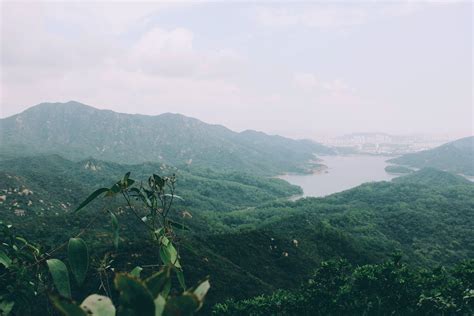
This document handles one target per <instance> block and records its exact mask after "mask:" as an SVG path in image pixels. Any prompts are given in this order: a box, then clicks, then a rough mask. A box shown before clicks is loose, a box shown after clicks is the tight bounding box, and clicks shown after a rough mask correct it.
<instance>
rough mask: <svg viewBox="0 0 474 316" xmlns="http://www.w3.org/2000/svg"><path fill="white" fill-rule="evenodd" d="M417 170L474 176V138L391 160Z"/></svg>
mask: <svg viewBox="0 0 474 316" xmlns="http://www.w3.org/2000/svg"><path fill="white" fill-rule="evenodd" d="M389 162H391V163H395V164H399V165H406V166H410V167H415V168H425V167H433V168H438V169H441V170H446V171H451V172H454V173H461V174H465V175H468V176H474V136H471V137H465V138H461V139H458V140H456V141H453V142H450V143H447V144H444V145H441V146H439V147H436V148H433V149H429V150H424V151H421V152H417V153H411V154H406V155H403V156H401V157H398V158H394V159H391V160H389Z"/></svg>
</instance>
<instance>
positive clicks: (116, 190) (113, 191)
mask: <svg viewBox="0 0 474 316" xmlns="http://www.w3.org/2000/svg"><path fill="white" fill-rule="evenodd" d="M120 182H121V181H118V182H117V183H115V184H114V185H113V186H112V187H111V188H110V189H108V190H107V194H105V196H114V195H115V194H117V193H119V192H120V191H121V183H120Z"/></svg>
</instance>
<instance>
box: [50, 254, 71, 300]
mask: <svg viewBox="0 0 474 316" xmlns="http://www.w3.org/2000/svg"><path fill="white" fill-rule="evenodd" d="M46 263H47V265H48V269H49V272H50V273H51V276H52V277H53V282H54V286H55V287H56V290H57V291H58V292H59V294H61V295H62V296H64V297H67V298H71V284H70V282H69V271H68V269H67V267H66V265H65V264H64V262H62V261H61V260H59V259H48V260H46Z"/></svg>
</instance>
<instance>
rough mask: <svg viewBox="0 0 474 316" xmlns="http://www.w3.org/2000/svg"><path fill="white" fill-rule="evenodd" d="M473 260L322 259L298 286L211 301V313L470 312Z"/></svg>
mask: <svg viewBox="0 0 474 316" xmlns="http://www.w3.org/2000/svg"><path fill="white" fill-rule="evenodd" d="M473 268H474V261H473V260H470V261H465V262H463V263H461V264H459V265H458V266H456V267H454V268H452V269H449V270H446V269H444V268H437V269H434V270H424V269H413V268H409V267H408V266H407V265H406V264H403V263H401V262H400V257H399V256H396V257H395V258H394V259H393V260H389V261H386V262H384V263H381V264H372V265H363V266H359V267H353V266H352V265H350V264H349V263H348V262H347V261H344V260H337V261H329V262H323V263H322V264H321V266H320V267H319V268H318V269H317V270H316V272H315V273H314V275H313V277H312V278H311V279H310V280H309V281H308V282H307V283H306V284H304V285H303V286H302V287H301V288H299V289H297V290H293V291H281V290H280V291H276V292H275V293H273V294H271V295H263V296H257V297H254V298H251V299H246V300H241V301H235V300H229V301H227V302H225V303H220V304H217V305H215V306H214V308H213V313H214V314H215V315H255V316H257V315H471V314H472V313H473V312H474V300H473V297H472V288H473V286H474V278H473V276H474V274H473Z"/></svg>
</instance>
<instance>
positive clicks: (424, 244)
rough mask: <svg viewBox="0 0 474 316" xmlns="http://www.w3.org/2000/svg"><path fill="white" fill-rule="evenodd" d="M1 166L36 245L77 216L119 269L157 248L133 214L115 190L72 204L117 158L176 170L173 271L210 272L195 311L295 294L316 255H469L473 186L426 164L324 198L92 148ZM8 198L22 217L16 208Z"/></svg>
mask: <svg viewBox="0 0 474 316" xmlns="http://www.w3.org/2000/svg"><path fill="white" fill-rule="evenodd" d="M0 166H1V168H2V170H8V172H5V171H3V172H2V177H1V189H2V190H6V192H5V191H4V194H5V199H6V200H5V201H3V202H2V203H1V204H0V209H1V212H2V219H4V220H7V221H8V222H10V223H14V224H15V227H16V229H17V230H18V231H19V232H20V233H21V235H24V236H25V237H27V238H28V239H30V240H33V241H34V242H35V243H38V244H41V251H43V252H48V251H51V250H52V249H54V247H55V246H57V245H58V244H61V243H62V242H64V240H65V238H66V239H67V238H68V237H69V236H71V235H75V234H77V233H80V232H81V227H90V228H89V235H87V236H83V238H84V240H85V242H86V243H87V244H88V245H89V249H90V252H91V255H92V257H93V258H94V259H93V261H94V262H96V265H97V266H100V264H101V263H100V262H103V261H104V260H106V261H111V262H113V263H112V265H111V267H114V268H115V269H117V270H118V271H131V270H132V269H133V268H134V267H135V266H136V265H141V266H145V267H146V266H150V265H153V264H154V263H155V262H156V253H155V252H153V251H150V249H153V247H154V246H153V243H151V242H148V241H147V234H146V232H143V231H142V230H141V229H140V224H137V223H136V220H135V218H134V216H132V215H130V214H127V212H124V210H125V209H123V203H120V201H115V200H104V201H103V200H98V201H97V202H95V204H94V206H93V207H89V208H86V209H85V210H84V211H83V213H81V215H73V214H71V211H72V210H73V209H74V207H76V206H77V205H78V204H79V203H80V202H81V201H82V200H83V199H84V198H85V196H87V195H88V194H89V193H90V192H91V189H96V188H98V187H100V186H103V185H106V184H107V183H110V182H111V181H112V179H114V178H115V179H116V178H117V176H118V175H120V174H123V172H124V170H127V169H128V168H130V170H136V173H135V175H136V179H139V180H140V179H144V177H145V175H146V174H149V173H150V172H152V170H157V169H159V170H160V171H161V172H163V173H165V174H172V173H176V175H177V184H178V186H177V189H176V194H178V195H179V196H181V197H183V198H184V201H180V200H178V201H176V210H177V213H176V215H177V216H174V217H172V218H173V219H174V220H176V221H180V222H181V221H182V222H183V223H184V224H185V226H187V227H188V228H189V229H190V230H189V231H183V232H182V233H181V234H180V242H179V244H180V245H182V248H181V251H180V252H181V257H182V258H183V262H184V263H183V267H184V271H185V272H186V276H187V278H188V279H189V282H190V283H191V284H193V283H196V282H198V281H199V280H200V279H201V278H202V277H203V276H205V275H210V276H211V282H212V289H211V291H210V292H209V294H208V297H207V304H206V305H205V306H204V307H203V311H204V313H209V312H210V308H211V307H212V306H213V305H214V304H216V303H222V302H224V300H225V299H230V298H232V299H234V300H241V299H249V298H250V297H252V296H257V295H262V294H264V295H270V296H271V297H273V295H280V294H281V293H293V291H296V292H294V295H293V296H294V297H301V295H300V294H299V293H300V292H298V291H300V290H299V289H300V285H301V284H302V283H305V282H306V281H307V280H308V279H309V278H310V277H311V275H312V273H313V272H314V269H315V268H316V267H318V266H319V265H320V264H321V263H322V262H324V261H325V260H339V259H345V260H347V261H348V262H349V263H350V264H351V265H354V267H357V266H363V265H367V264H372V265H373V264H382V265H383V261H384V260H387V259H389V258H390V256H391V254H392V253H393V252H394V251H396V250H401V251H403V253H404V261H405V263H406V264H407V266H408V267H409V268H407V269H410V271H411V272H410V273H414V274H416V273H418V272H416V271H418V270H411V269H421V268H427V267H432V268H434V267H436V266H437V265H439V264H444V265H447V266H450V267H451V266H454V265H456V264H458V263H459V262H460V261H461V260H464V259H469V258H473V256H474V245H473V242H472V238H470V236H471V235H472V233H473V230H472V227H474V222H473V211H474V185H473V184H472V183H471V182H469V181H468V180H465V179H464V178H462V177H459V176H455V175H452V174H449V173H446V172H441V171H438V170H435V169H424V170H421V171H418V172H415V173H413V174H411V175H408V176H405V177H401V178H398V179H396V180H394V181H393V182H380V183H368V184H364V185H362V186H360V187H357V188H354V189H351V190H348V191H346V192H342V193H339V194H335V195H332V196H329V197H326V198H306V199H302V200H298V201H296V202H290V201H286V200H285V198H286V197H289V196H291V195H293V194H297V193H299V192H300V191H299V189H298V188H296V187H294V186H291V185H289V184H287V183H285V182H284V181H281V180H278V179H267V178H261V177H257V176H251V175H248V174H243V173H236V172H231V173H221V172H214V171H211V170H209V169H202V168H201V169H198V168H191V167H187V168H183V169H176V168H173V167H170V166H166V165H162V164H151V163H145V164H139V165H133V166H130V165H128V166H127V165H120V164H116V163H108V162H103V161H98V160H95V159H88V160H85V161H81V162H72V161H69V160H66V159H64V158H61V157H59V156H37V157H30V158H22V159H16V160H9V161H2V162H1V163H0ZM229 201H231V202H229ZM19 209H21V210H24V211H25V215H24V216H22V215H21V214H20V215H19V214H17V213H15V211H16V210H19ZM107 209H109V210H117V213H116V214H117V215H116V216H117V219H118V222H119V223H120V232H121V235H120V243H121V247H120V250H119V251H118V252H116V253H115V254H114V255H113V256H112V257H110V254H109V250H108V248H109V247H110V246H111V242H110V240H109V239H110V237H109V236H110V233H111V231H112V227H111V224H110V219H109V215H108V213H107V212H106V211H105V210H107ZM81 212H82V211H81ZM188 215H189V216H188ZM183 216H184V217H183ZM191 216H192V217H191ZM91 221H92V223H91ZM20 223H21V224H20ZM51 227H54V229H51ZM61 257H62V255H60V254H59V258H61ZM107 257H108V258H109V259H106V258H107ZM102 264H103V263H102ZM415 267H416V268H415ZM144 273H147V271H145V272H144ZM148 273H149V272H148ZM145 275H149V274H145ZM110 277H113V275H110ZM110 282H112V280H110ZM456 282H457V281H456ZM85 284H86V286H85V287H84V288H83V289H82V290H81V291H80V293H93V292H94V291H96V290H97V288H99V287H100V284H101V283H100V282H99V280H97V279H95V278H90V277H89V278H87V279H86V282H85ZM279 289H285V290H284V291H283V292H282V291H281V290H279ZM285 291H286V292H285ZM271 293H275V294H271ZM81 295H82V294H81ZM285 295H286V294H285ZM83 297H84V298H85V296H83ZM265 297H266V296H265ZM226 304H227V303H226ZM239 304H241V303H239ZM242 304H243V303H242ZM302 306H304V305H302ZM46 307H47V305H46ZM46 307H45V308H46ZM229 308H230V307H229Z"/></svg>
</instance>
